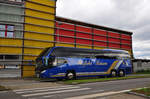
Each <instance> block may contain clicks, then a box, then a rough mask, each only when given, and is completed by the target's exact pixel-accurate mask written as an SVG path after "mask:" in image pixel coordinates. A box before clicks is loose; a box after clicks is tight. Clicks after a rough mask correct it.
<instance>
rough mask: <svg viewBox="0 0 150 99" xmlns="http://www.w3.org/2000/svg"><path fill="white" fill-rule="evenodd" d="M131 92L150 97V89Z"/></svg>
mask: <svg viewBox="0 0 150 99" xmlns="http://www.w3.org/2000/svg"><path fill="white" fill-rule="evenodd" d="M131 92H135V93H139V94H144V95H146V96H150V88H141V89H138V90H132V91H131Z"/></svg>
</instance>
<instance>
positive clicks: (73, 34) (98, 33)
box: [55, 18, 132, 55]
mask: <svg viewBox="0 0 150 99" xmlns="http://www.w3.org/2000/svg"><path fill="white" fill-rule="evenodd" d="M61 19H62V20H63V21H61ZM56 21H57V22H56V36H55V41H56V42H57V43H56V46H66V47H77V48H90V49H104V48H111V49H124V50H127V51H129V52H130V54H131V55H132V33H122V32H121V31H120V32H114V31H109V30H107V29H100V28H94V26H93V27H92V26H91V27H89V26H84V25H80V24H77V23H76V24H75V22H71V20H70V19H65V18H58V20H57V19H56ZM67 21H70V22H71V23H69V22H67ZM73 21H74V20H73ZM85 24H86V23H85Z"/></svg>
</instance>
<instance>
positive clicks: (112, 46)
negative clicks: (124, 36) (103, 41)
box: [108, 43, 120, 48]
mask: <svg viewBox="0 0 150 99" xmlns="http://www.w3.org/2000/svg"><path fill="white" fill-rule="evenodd" d="M108 45H109V47H111V48H120V44H115V43H109V44H108Z"/></svg>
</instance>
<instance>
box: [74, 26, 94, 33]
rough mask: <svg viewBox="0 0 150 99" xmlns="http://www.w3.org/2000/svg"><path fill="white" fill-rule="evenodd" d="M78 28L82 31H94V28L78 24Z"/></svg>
mask: <svg viewBox="0 0 150 99" xmlns="http://www.w3.org/2000/svg"><path fill="white" fill-rule="evenodd" d="M76 30H77V31H82V32H88V33H91V32H92V28H90V27H82V26H77V27H76Z"/></svg>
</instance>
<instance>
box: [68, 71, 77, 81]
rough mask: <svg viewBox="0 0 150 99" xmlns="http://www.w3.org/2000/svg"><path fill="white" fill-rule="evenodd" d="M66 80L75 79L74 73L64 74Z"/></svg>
mask: <svg viewBox="0 0 150 99" xmlns="http://www.w3.org/2000/svg"><path fill="white" fill-rule="evenodd" d="M66 79H67V80H73V79H76V74H75V72H73V71H69V72H67V74H66Z"/></svg>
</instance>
